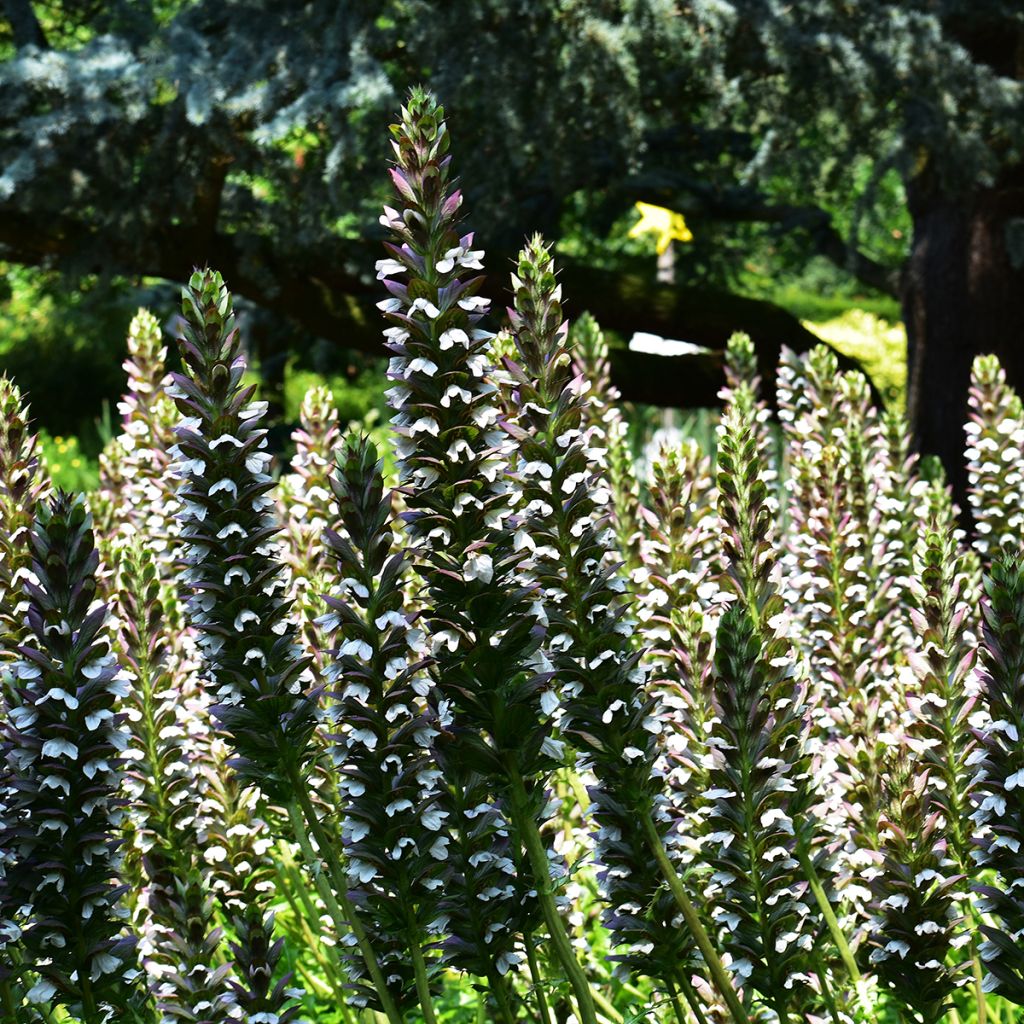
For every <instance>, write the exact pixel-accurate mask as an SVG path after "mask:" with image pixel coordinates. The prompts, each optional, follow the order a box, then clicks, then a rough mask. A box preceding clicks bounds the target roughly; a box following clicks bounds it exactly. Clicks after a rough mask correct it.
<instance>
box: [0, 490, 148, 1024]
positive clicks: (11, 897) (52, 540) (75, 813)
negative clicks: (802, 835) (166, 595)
mask: <svg viewBox="0 0 1024 1024" xmlns="http://www.w3.org/2000/svg"><path fill="white" fill-rule="evenodd" d="M30 543H31V552H32V569H33V572H34V574H35V577H36V580H37V582H34V583H28V584H27V585H26V596H27V598H28V611H27V620H28V627H29V635H28V638H27V640H26V642H25V644H24V645H22V646H21V647H20V648H19V654H20V656H21V661H19V662H18V663H17V665H16V667H15V677H16V682H15V684H14V701H15V704H14V707H13V708H12V710H11V713H10V717H9V719H8V721H7V723H6V726H5V737H4V738H5V751H4V752H5V756H6V759H7V763H8V766H9V771H10V774H9V781H10V785H11V788H12V790H13V796H12V798H11V801H10V804H9V806H8V809H7V818H6V820H5V822H4V830H3V835H2V836H0V848H3V849H6V850H8V851H10V855H11V857H10V862H9V864H8V866H7V871H6V878H5V880H4V886H3V889H2V890H0V900H2V904H3V906H2V912H3V915H4V916H5V917H8V918H20V919H21V920H20V923H21V945H22V948H23V950H24V953H25V955H26V965H25V966H26V967H27V968H29V969H31V970H32V971H33V972H34V973H35V974H36V975H37V976H38V977H39V979H40V980H39V982H38V983H37V985H36V986H35V988H34V990H33V991H32V992H30V993H29V998H30V1000H32V999H34V1000H35V1001H39V1002H45V1001H47V1000H50V999H53V1000H54V1001H55V1002H58V1003H63V1004H65V1005H66V1006H67V1007H68V1008H69V1009H72V1011H73V1012H75V1013H77V1014H78V1015H79V1016H80V1017H81V1018H82V1019H83V1021H84V1022H85V1024H100V1022H101V1021H104V1020H106V1019H107V1018H108V1015H109V1014H110V1013H111V1012H113V1011H114V1010H117V1011H120V1012H122V1013H128V1012H129V1007H130V1005H131V1004H132V1002H133V1000H134V999H135V996H136V986H135V984H134V979H135V977H136V976H137V975H138V973H139V972H138V970H137V968H136V966H135V956H134V951H133V943H132V942H131V941H130V940H128V939H127V938H126V937H125V934H124V930H125V920H124V919H125V916H126V914H125V911H124V908H123V907H122V906H121V896H122V894H123V887H122V886H120V885H119V882H118V869H119V866H120V854H119V851H118V846H119V840H118V831H119V829H120V825H121V820H122V815H123V809H122V804H121V801H120V799H119V797H118V788H119V784H120V774H121V763H120V751H121V750H123V749H124V746H125V743H126V742H127V733H126V731H125V728H124V720H123V716H122V715H121V714H120V713H119V712H118V710H117V701H118V699H119V698H122V697H124V695H125V692H126V682H125V680H124V678H123V676H122V674H121V673H120V670H119V669H118V666H117V663H116V661H115V659H114V657H113V654H112V653H111V648H110V643H109V641H108V639H107V637H106V635H105V632H104V628H105V624H106V620H107V609H106V607H105V606H103V605H102V604H98V603H96V602H95V600H94V599H95V595H96V568H97V563H98V556H97V554H96V549H95V544H94V539H93V532H92V520H91V517H90V516H89V514H88V512H87V511H86V508H85V504H84V502H83V500H82V499H81V498H73V497H71V496H70V495H68V494H65V493H63V492H60V493H58V494H57V495H56V497H55V498H54V499H53V500H52V502H50V503H48V504H43V505H40V507H39V509H38V511H37V515H36V522H35V526H34V528H33V532H32V536H31V542H30Z"/></svg>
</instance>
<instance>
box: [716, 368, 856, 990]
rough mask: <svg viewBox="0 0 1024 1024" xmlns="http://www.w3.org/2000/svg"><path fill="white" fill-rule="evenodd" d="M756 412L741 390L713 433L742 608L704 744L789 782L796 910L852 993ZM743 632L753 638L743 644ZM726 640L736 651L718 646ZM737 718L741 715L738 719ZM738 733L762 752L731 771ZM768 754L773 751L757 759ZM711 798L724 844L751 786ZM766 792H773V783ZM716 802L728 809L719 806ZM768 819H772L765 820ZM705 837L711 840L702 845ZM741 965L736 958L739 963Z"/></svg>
mask: <svg viewBox="0 0 1024 1024" xmlns="http://www.w3.org/2000/svg"><path fill="white" fill-rule="evenodd" d="M756 410H757V403H756V400H755V398H754V395H753V393H752V392H751V391H750V388H749V387H748V386H747V385H745V384H742V383H741V384H739V385H738V386H737V387H736V388H735V389H734V390H733V392H732V395H731V396H730V404H729V407H728V408H727V410H726V413H725V416H724V418H723V421H722V424H721V426H720V428H719V445H718V493H719V516H720V518H721V520H722V523H723V525H724V527H725V530H724V549H725V555H726V558H727V559H728V570H727V573H726V576H725V580H726V581H727V583H728V585H729V586H730V587H731V589H733V590H734V591H735V593H736V595H737V597H738V598H739V601H738V602H737V603H736V604H734V605H733V606H732V607H731V609H730V614H731V618H730V620H729V622H728V623H726V621H725V618H724V617H723V619H722V621H721V622H720V623H719V629H718V653H717V655H716V662H715V665H716V675H715V687H716V688H715V695H716V697H715V702H714V706H715V709H716V717H715V719H714V720H713V721H714V727H713V730H712V737H711V738H710V739H709V746H716V745H717V747H718V751H717V752H716V762H717V766H718V767H719V768H720V769H721V770H723V771H724V772H726V773H728V772H729V771H731V770H733V769H736V770H743V771H746V772H748V773H749V774H748V775H747V776H746V778H745V780H742V781H743V784H744V786H749V785H756V786H760V785H761V784H762V782H763V781H764V778H765V777H767V776H766V774H765V773H767V775H771V773H773V772H778V773H780V774H781V776H790V777H791V778H790V780H789V781H790V782H791V785H792V787H793V788H792V789H789V790H788V793H789V795H791V796H792V799H793V801H794V804H793V806H794V808H795V810H794V811H793V814H791V815H790V817H793V816H794V815H795V816H796V817H797V819H798V822H799V827H795V828H794V832H793V842H792V843H790V844H789V846H788V847H787V849H788V854H787V856H788V857H791V858H794V859H795V860H796V862H797V864H798V865H799V868H800V872H801V875H802V878H803V880H804V881H805V882H806V883H807V885H808V886H809V889H810V895H809V896H807V901H806V902H805V901H804V899H803V897H801V899H800V904H801V906H806V905H807V903H809V901H810V899H811V898H813V901H814V903H816V905H817V910H816V911H815V912H814V914H813V916H814V917H815V918H816V920H817V921H818V922H820V921H822V920H823V921H824V923H825V924H826V925H827V927H828V930H829V933H830V935H831V937H832V940H833V942H834V943H835V946H836V949H837V950H838V952H839V955H840V958H841V959H842V961H843V965H844V967H845V968H846V972H847V974H848V975H849V977H850V979H851V980H852V981H853V982H854V984H855V985H858V986H859V983H860V980H861V978H860V971H859V969H858V967H857V964H856V962H855V960H854V958H853V954H852V951H851V950H850V947H849V943H848V942H847V940H846V936H845V934H844V933H843V931H842V929H841V928H840V926H839V922H838V921H837V919H836V916H835V912H834V910H833V908H832V902H833V898H832V896H831V895H830V894H829V893H828V892H827V891H826V889H825V886H824V885H823V883H822V879H821V877H820V874H822V873H825V868H824V866H823V856H822V852H823V840H824V833H825V829H824V827H823V825H822V824H821V823H820V822H819V820H818V819H817V817H816V815H815V814H812V813H811V809H812V808H814V807H816V806H817V805H818V804H819V803H820V797H819V796H818V795H817V794H816V793H815V788H814V786H813V784H812V782H811V781H810V779H809V778H808V777H807V776H808V765H809V764H810V757H809V754H808V750H809V746H808V739H809V735H808V733H809V725H810V707H809V705H808V703H807V695H806V693H805V685H804V684H803V683H802V682H800V681H798V677H800V676H803V674H804V671H805V666H804V664H803V661H804V659H803V658H802V657H801V656H800V654H799V652H798V651H797V650H796V649H795V647H794V644H793V643H792V638H789V639H788V640H783V637H784V636H788V634H789V633H790V623H789V621H788V619H787V616H786V614H785V606H784V603H783V600H782V598H781V596H780V594H779V592H778V589H777V586H778V578H779V567H780V566H779V562H778V560H777V555H776V548H775V540H774V522H773V517H772V514H771V511H770V506H769V503H768V488H767V485H766V483H765V477H764V472H763V466H762V462H761V455H760V452H759V448H758V443H757V429H756V418H757V411H756ZM748 627H749V629H751V630H752V631H753V637H754V639H753V640H751V639H748V637H747V632H748ZM723 641H724V642H726V643H732V644H733V646H732V647H731V648H726V649H723V646H722V645H723ZM737 652H739V653H737ZM748 654H749V655H755V654H756V655H757V657H758V659H759V660H758V662H757V664H756V665H755V664H753V663H751V664H749V665H747V664H746V662H745V661H744V658H746V657H747V656H748ZM731 680H732V681H731ZM736 681H738V682H739V683H742V684H743V686H744V689H743V690H742V692H741V693H737V692H735V690H734V684H735V683H736ZM723 686H724V687H725V689H724V690H723V689H722V687H723ZM730 687H733V689H730ZM744 704H746V708H745V709H744ZM726 708H728V709H729V710H730V713H731V714H733V715H734V717H733V718H732V719H731V720H725V719H724V716H723V710H724V709H726ZM744 714H746V715H747V716H748V717H746V718H744ZM758 722H760V725H759V724H758ZM740 735H742V737H743V741H742V744H740V745H738V746H736V749H739V750H758V751H762V753H759V754H758V758H757V759H755V760H753V761H751V762H750V763H740V764H738V765H733V764H731V763H730V764H726V763H724V762H723V761H720V760H718V757H719V754H722V755H724V757H725V759H726V760H728V756H729V755H728V751H729V750H730V749H731V748H732V746H733V745H735V744H736V737H737V736H740ZM730 737H732V738H730ZM743 744H747V745H746V746H744V745H743ZM769 748H771V749H773V750H775V753H774V754H771V753H763V752H766V751H767V750H768V749H769ZM762 757H763V758H764V759H763V761H762ZM787 789H788V787H787V786H786V785H782V786H780V789H779V792H778V794H776V798H778V799H781V800H782V801H783V802H785V801H787V800H788V799H789V796H788V795H787ZM712 792H713V793H714V794H715V799H716V808H715V809H714V810H712V811H711V812H710V813H711V814H718V816H719V818H720V819H721V821H722V822H723V823H724V826H725V828H724V829H723V828H721V827H720V829H719V831H720V833H721V837H722V839H723V843H724V844H726V845H727V843H728V840H727V835H728V828H730V827H732V825H729V822H730V821H731V822H732V823H733V825H735V823H736V821H737V820H738V819H736V817H735V815H732V816H730V815H731V811H730V810H729V806H728V801H729V800H732V799H734V795H735V794H736V793H739V794H740V796H741V798H743V799H746V798H747V797H748V796H750V789H749V788H747V789H737V786H736V785H733V783H732V781H728V782H723V783H722V784H721V785H719V786H716V787H715V788H714V789H713V790H712ZM767 792H768V793H769V794H770V793H772V792H773V790H772V787H771V784H769V785H768V788H767ZM812 797H813V799H812ZM722 801H724V802H725V803H724V804H723V805H722V806H719V803H720V802H722ZM805 801H807V803H806V809H805V808H804V802H805ZM745 809H746V808H745ZM777 810H778V811H779V812H780V813H782V812H784V810H785V809H784V808H783V807H781V806H780V807H779V808H777ZM785 813H788V812H785ZM774 817H775V815H771V816H770V819H772V818H774ZM778 820H779V821H782V820H783V819H782V818H779V819H778ZM775 824H776V823H775V822H774V820H767V821H764V822H761V823H760V824H759V826H758V827H759V828H762V829H765V830H767V831H768V832H771V831H772V830H773V829H774V828H775ZM711 838H713V835H712V836H709V840H710V839H711ZM819 869H821V870H819ZM726 874H727V875H728V874H729V872H728V871H727V872H726ZM826 881H827V879H826ZM793 884H794V887H795V888H794V889H793V890H791V892H792V895H794V898H796V894H797V889H798V887H799V882H797V881H794V883H793ZM800 913H802V911H801V912H800ZM738 952H739V951H738ZM742 959H743V958H742V956H741V957H740V962H742ZM744 967H746V965H745V964H744ZM753 969H756V968H752V970H753ZM769 973H771V972H769ZM766 984H774V981H771V980H770V979H766Z"/></svg>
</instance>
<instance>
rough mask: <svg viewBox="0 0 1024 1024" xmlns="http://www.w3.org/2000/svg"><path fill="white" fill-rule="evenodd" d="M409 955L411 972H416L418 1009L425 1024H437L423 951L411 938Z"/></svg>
mask: <svg viewBox="0 0 1024 1024" xmlns="http://www.w3.org/2000/svg"><path fill="white" fill-rule="evenodd" d="M409 953H410V954H411V956H412V966H413V970H414V971H415V972H416V995H417V996H418V997H419V1000H420V1009H421V1010H422V1011H423V1020H424V1022H425V1024H437V1018H436V1017H435V1016H434V1003H433V999H432V998H431V995H430V979H429V978H428V977H427V964H426V961H425V960H424V959H423V950H422V949H420V944H419V942H418V941H417V940H416V939H415V937H413V938H412V939H411V941H410V942H409Z"/></svg>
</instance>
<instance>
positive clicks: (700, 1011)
mask: <svg viewBox="0 0 1024 1024" xmlns="http://www.w3.org/2000/svg"><path fill="white" fill-rule="evenodd" d="M676 981H678V982H679V988H680V989H681V990H682V993H683V997H684V998H685V999H686V1002H687V1003H688V1004H689V1007H690V1009H691V1010H693V1015H694V1017H696V1018H697V1024H708V1019H707V1017H706V1016H705V1015H704V1007H703V1006H701V1003H700V996H699V995H697V993H696V991H695V990H694V987H693V985H691V984H690V979H689V978H687V977H686V973H685V972H684V971H680V972H679V975H678V977H677V978H676ZM665 983H666V984H667V985H668V986H669V992H671V993H672V995H673V997H674V998H675V999H676V1001H677V1002H678V999H679V997H678V995H676V993H675V991H674V985H673V980H672V979H671V978H667V979H666V980H665ZM679 1019H680V1021H682V1019H683V1018H682V1017H680V1018H679Z"/></svg>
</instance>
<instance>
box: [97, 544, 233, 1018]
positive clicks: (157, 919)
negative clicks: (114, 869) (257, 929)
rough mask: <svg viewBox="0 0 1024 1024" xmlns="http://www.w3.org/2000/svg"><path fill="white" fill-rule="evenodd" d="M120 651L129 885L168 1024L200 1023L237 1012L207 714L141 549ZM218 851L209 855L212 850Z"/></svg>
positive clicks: (127, 568) (121, 591) (120, 617)
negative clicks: (223, 924)
mask: <svg viewBox="0 0 1024 1024" xmlns="http://www.w3.org/2000/svg"><path fill="white" fill-rule="evenodd" d="M118 554H119V556H120V558H119V565H118V573H117V587H116V593H117V602H116V606H115V612H116V618H115V623H116V627H117V628H116V639H117V643H116V648H117V653H118V658H119V660H120V662H121V664H122V667H123V668H124V670H125V671H126V672H127V673H129V675H130V676H131V679H132V683H131V686H130V688H129V690H128V693H127V694H126V696H125V700H124V703H123V708H124V712H125V718H126V720H127V726H128V731H129V733H130V739H129V742H128V745H127V747H126V749H125V753H124V760H125V776H126V785H125V790H126V793H127V795H128V806H127V812H128V814H127V817H128V823H127V828H126V830H125V831H126V835H127V839H128V841H129V843H130V844H131V846H130V848H129V850H128V855H127V856H126V858H125V864H124V865H123V867H122V876H123V877H124V878H125V879H126V880H128V881H130V882H131V884H132V887H133V889H134V890H135V899H134V904H135V905H134V915H133V924H134V928H135V930H136V932H137V933H138V935H139V940H140V941H139V959H140V962H141V965H142V967H143V969H144V971H145V973H146V976H147V979H148V982H149V986H150V990H151V992H152V995H153V999H154V1002H155V1004H156V1007H157V1010H158V1012H159V1013H160V1015H161V1020H162V1021H163V1022H165V1024H172V1022H184V1024H200V1022H205V1021H207V1020H210V1019H214V1020H215V1019H218V1018H220V1017H221V1016H224V1015H228V1016H230V1015H231V1013H230V1012H229V1011H235V1012H236V1013H237V1006H236V1003H235V1001H234V999H233V998H232V992H231V990H230V989H229V987H228V983H227V976H228V975H229V974H230V972H231V966H230V964H228V963H224V962H221V963H219V964H218V963H217V962H216V961H217V960H222V959H223V957H222V952H223V948H222V941H221V940H222V935H223V932H222V929H221V928H220V927H219V926H218V924H217V922H216V920H215V915H214V909H213V899H212V895H211V892H210V887H209V871H208V865H207V864H206V862H205V861H204V859H203V853H204V851H203V847H202V845H201V843H200V841H199V840H200V824H199V822H200V790H201V789H202V788H203V787H202V782H203V779H202V766H203V762H204V760H206V758H207V757H208V749H207V748H208V747H209V744H208V743H206V742H204V738H205V736H206V735H207V734H208V733H209V731H210V723H209V719H208V715H207V708H206V707H205V706H204V703H203V700H202V695H201V694H200V693H199V692H197V691H196V688H195V686H194V685H193V684H192V682H191V680H189V679H188V678H183V677H182V675H183V674H182V666H181V665H180V663H179V662H178V661H177V659H176V657H175V655H174V653H173V652H172V650H171V643H170V639H169V635H168V630H167V618H166V614H165V610H164V601H165V598H164V597H163V596H162V593H161V592H162V590H163V588H162V587H161V583H160V577H159V566H158V564H157V562H156V559H155V557H154V555H153V553H152V552H151V551H150V550H149V549H148V548H144V547H142V546H141V545H140V544H138V543H137V542H136V543H133V544H123V546H122V547H121V548H120V549H119V550H118ZM208 848H209V847H208Z"/></svg>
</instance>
